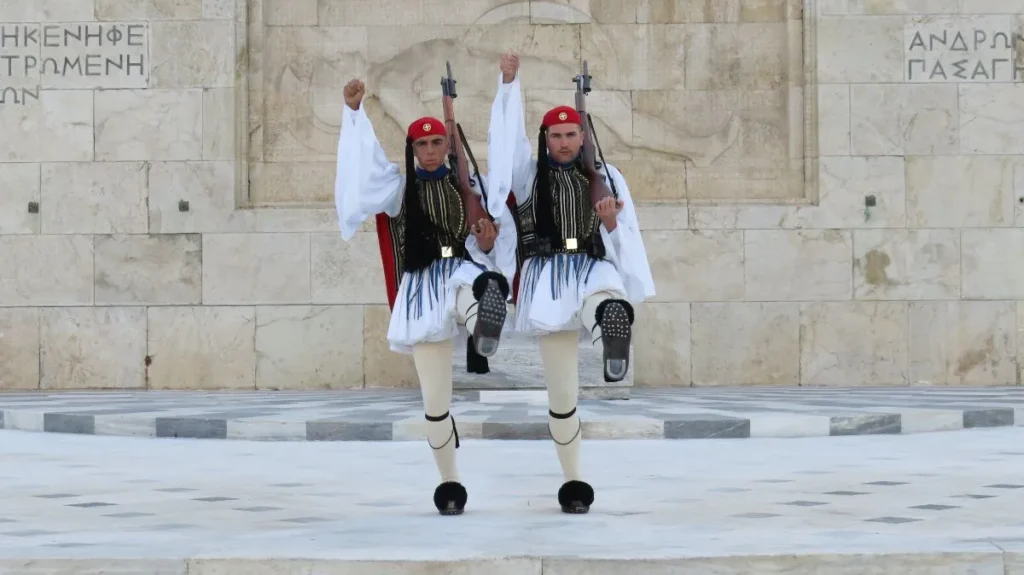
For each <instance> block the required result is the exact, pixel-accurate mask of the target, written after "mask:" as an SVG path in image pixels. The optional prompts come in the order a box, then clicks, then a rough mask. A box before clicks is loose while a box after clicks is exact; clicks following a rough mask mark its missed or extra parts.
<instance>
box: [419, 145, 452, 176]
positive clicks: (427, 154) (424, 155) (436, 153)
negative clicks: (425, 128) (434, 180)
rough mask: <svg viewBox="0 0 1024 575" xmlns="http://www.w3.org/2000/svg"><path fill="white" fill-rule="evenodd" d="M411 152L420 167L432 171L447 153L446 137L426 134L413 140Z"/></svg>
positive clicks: (438, 166)
mask: <svg viewBox="0 0 1024 575" xmlns="http://www.w3.org/2000/svg"><path fill="white" fill-rule="evenodd" d="M412 153H413V155H414V156H416V162H417V163H418V164H419V165H420V167H421V168H423V169H424V170H427V171H428V172H432V171H434V170H436V169H438V168H440V167H441V164H443V163H444V157H445V155H447V154H448V138H446V137H444V136H426V137H423V138H419V139H418V140H413V142H412Z"/></svg>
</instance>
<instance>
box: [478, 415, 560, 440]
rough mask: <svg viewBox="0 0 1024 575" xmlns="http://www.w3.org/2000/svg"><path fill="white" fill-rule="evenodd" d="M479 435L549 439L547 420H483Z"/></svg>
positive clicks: (486, 436)
mask: <svg viewBox="0 0 1024 575" xmlns="http://www.w3.org/2000/svg"><path fill="white" fill-rule="evenodd" d="M481 427H482V430H481V436H482V437H483V438H484V439H547V440H550V439H551V435H550V433H549V432H548V423H547V421H546V420H545V421H517V422H504V421H485V422H483V424H482V426H481Z"/></svg>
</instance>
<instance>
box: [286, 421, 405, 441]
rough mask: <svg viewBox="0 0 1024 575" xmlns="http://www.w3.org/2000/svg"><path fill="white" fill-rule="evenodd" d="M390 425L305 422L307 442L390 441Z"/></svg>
mask: <svg viewBox="0 0 1024 575" xmlns="http://www.w3.org/2000/svg"><path fill="white" fill-rule="evenodd" d="M392 429H393V425H392V424H391V423H356V422H351V421H307V422H306V439H307V440H308V441H391V439H392Z"/></svg>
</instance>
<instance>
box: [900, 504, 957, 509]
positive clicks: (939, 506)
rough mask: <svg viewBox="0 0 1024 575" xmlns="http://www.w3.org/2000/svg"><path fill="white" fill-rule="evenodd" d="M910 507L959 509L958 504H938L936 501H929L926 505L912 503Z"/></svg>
mask: <svg viewBox="0 0 1024 575" xmlns="http://www.w3.org/2000/svg"><path fill="white" fill-rule="evenodd" d="M910 508H911V509H925V510H928V511H945V510H946V509H959V508H960V506H959V505H938V504H936V503H929V504H927V505H912V506H911V507H910Z"/></svg>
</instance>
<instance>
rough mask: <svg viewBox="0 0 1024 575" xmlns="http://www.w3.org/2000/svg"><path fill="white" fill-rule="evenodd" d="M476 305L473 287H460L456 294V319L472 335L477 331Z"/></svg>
mask: <svg viewBox="0 0 1024 575" xmlns="http://www.w3.org/2000/svg"><path fill="white" fill-rule="evenodd" d="M476 303H477V301H476V298H475V297H473V286H468V285H464V286H459V288H458V290H457V291H456V292H455V319H456V321H458V322H459V323H461V324H464V325H465V326H466V331H468V332H469V333H470V335H472V334H473V330H474V329H476Z"/></svg>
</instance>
